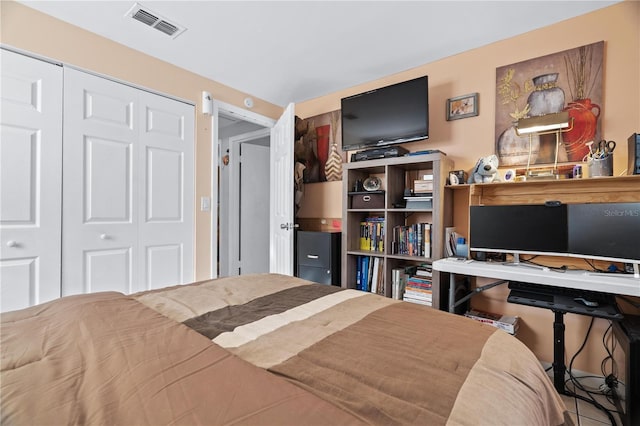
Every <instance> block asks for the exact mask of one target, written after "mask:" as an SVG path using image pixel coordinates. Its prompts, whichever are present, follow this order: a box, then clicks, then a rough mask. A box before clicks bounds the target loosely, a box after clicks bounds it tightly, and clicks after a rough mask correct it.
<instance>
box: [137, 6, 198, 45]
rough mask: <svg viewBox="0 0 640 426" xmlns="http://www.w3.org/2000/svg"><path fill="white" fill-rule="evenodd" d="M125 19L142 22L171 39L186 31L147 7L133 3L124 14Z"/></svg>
mask: <svg viewBox="0 0 640 426" xmlns="http://www.w3.org/2000/svg"><path fill="white" fill-rule="evenodd" d="M125 17H129V18H132V19H135V20H136V21H138V22H142V23H143V24H145V25H147V26H149V27H151V28H155V29H156V30H158V31H160V32H161V33H164V34H166V35H168V36H169V37H171V38H176V37H178V36H179V35H180V34H182V33H183V32H184V31H186V28H185V27H183V26H182V25H179V24H177V23H175V22H171V21H169V20H168V19H166V18H164V17H163V16H161V15H160V14H158V13H155V12H153V11H151V10H150V9H149V8H148V7H144V6H142V5H141V4H140V3H134V5H133V6H132V7H131V9H129V11H128V12H127V13H126V14H125Z"/></svg>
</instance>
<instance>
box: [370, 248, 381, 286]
mask: <svg viewBox="0 0 640 426" xmlns="http://www.w3.org/2000/svg"><path fill="white" fill-rule="evenodd" d="M379 269H380V258H379V257H375V258H373V272H372V273H371V285H370V286H369V288H370V289H371V293H377V292H378V271H379Z"/></svg>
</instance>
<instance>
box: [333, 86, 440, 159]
mask: <svg viewBox="0 0 640 426" xmlns="http://www.w3.org/2000/svg"><path fill="white" fill-rule="evenodd" d="M341 110H342V149H343V150H344V151H351V150H356V149H362V148H367V147H374V146H383V145H394V144H400V143H405V142H412V141H417V140H421V139H427V138H428V137H429V89H428V77H427V76H424V77H419V78H416V79H413V80H409V81H405V82H402V83H397V84H393V85H391V86H386V87H382V88H380V89H376V90H371V91H368V92H364V93H360V94H358V95H354V96H349V97H347V98H343V99H342V101H341Z"/></svg>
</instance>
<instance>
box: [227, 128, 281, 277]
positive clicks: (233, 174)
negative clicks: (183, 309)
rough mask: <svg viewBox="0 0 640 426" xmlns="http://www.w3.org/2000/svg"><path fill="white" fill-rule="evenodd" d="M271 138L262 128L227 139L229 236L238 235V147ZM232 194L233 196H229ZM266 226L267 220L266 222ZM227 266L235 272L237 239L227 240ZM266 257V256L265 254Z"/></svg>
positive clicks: (238, 248)
mask: <svg viewBox="0 0 640 426" xmlns="http://www.w3.org/2000/svg"><path fill="white" fill-rule="evenodd" d="M265 137H268V138H271V129H268V128H264V129H260V130H255V131H253V132H248V133H243V134H241V135H238V136H232V137H230V138H229V177H230V179H229V189H230V191H229V225H228V226H229V231H230V232H229V234H230V235H233V234H235V235H239V231H240V197H239V194H240V179H239V178H240V176H239V170H238V154H239V148H240V145H241V144H243V143H245V142H251V141H254V140H256V139H262V138H265ZM231 194H233V196H231ZM267 226H268V220H267ZM229 252H230V255H229V265H228V270H229V272H230V273H231V272H232V271H236V270H237V267H238V257H239V255H240V246H239V245H238V240H237V239H230V240H229ZM267 256H268V254H267Z"/></svg>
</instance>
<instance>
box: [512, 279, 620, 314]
mask: <svg viewBox="0 0 640 426" xmlns="http://www.w3.org/2000/svg"><path fill="white" fill-rule="evenodd" d="M509 289H510V290H511V292H510V293H509V297H508V298H507V301H508V302H510V303H517V304H520V305H529V306H536V307H538V308H546V309H551V310H553V311H559V312H570V313H574V314H581V315H588V316H592V317H599V318H607V319H612V320H620V319H622V318H623V315H622V314H621V313H620V310H619V309H618V305H617V303H616V298H615V295H613V294H611V293H600V292H596V291H589V290H580V289H575V288H566V287H554V286H548V285H542V284H533V283H526V282H520V281H511V282H509Z"/></svg>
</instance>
